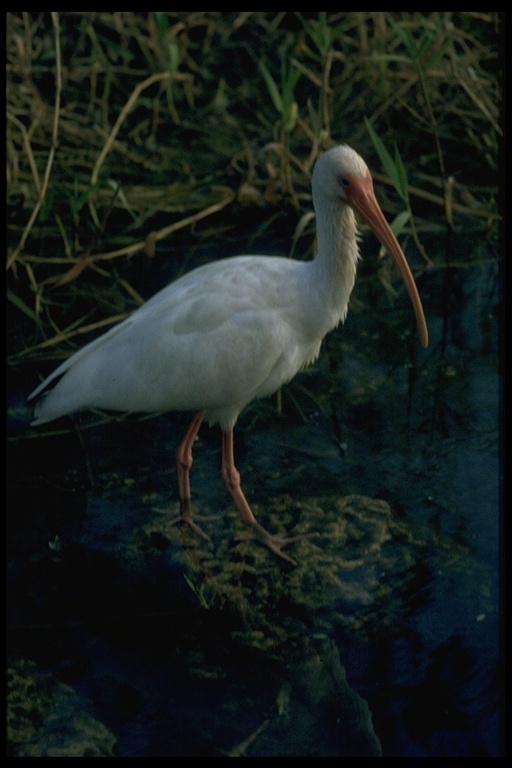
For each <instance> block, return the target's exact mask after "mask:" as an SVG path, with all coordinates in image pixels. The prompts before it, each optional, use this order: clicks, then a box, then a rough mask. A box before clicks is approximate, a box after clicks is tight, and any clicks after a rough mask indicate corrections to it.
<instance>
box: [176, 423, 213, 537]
mask: <svg viewBox="0 0 512 768" xmlns="http://www.w3.org/2000/svg"><path fill="white" fill-rule="evenodd" d="M204 414H205V412H204V411H198V412H197V413H196V415H195V416H194V418H193V419H192V421H191V422H190V426H189V428H188V429H187V431H186V433H185V437H184V438H183V440H182V441H181V443H180V445H179V448H178V450H177V451H176V468H177V472H178V495H179V498H180V514H179V516H178V517H176V518H175V519H174V520H171V524H174V523H178V522H182V523H186V524H187V525H188V526H189V527H190V528H192V530H193V531H195V532H196V533H198V534H199V535H200V536H202V537H203V539H209V538H210V537H209V536H208V534H207V533H205V532H204V531H203V530H202V529H201V528H200V527H199V526H198V525H197V523H196V522H194V519H193V516H192V509H191V504H190V467H191V466H192V463H193V457H192V446H193V445H194V440H195V439H196V437H197V433H198V432H199V427H200V426H201V424H202V421H203V419H204Z"/></svg>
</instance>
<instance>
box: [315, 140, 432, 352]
mask: <svg viewBox="0 0 512 768" xmlns="http://www.w3.org/2000/svg"><path fill="white" fill-rule="evenodd" d="M312 189H313V203H314V205H315V210H316V212H317V215H318V214H319V212H320V211H322V212H323V211H324V210H326V209H329V211H330V215H331V216H333V213H334V214H335V211H333V209H334V208H335V206H336V205H337V206H338V207H339V208H343V207H344V206H349V207H350V208H352V209H353V210H354V211H355V212H356V213H357V214H358V216H360V218H361V219H363V221H365V222H366V223H367V224H368V226H369V227H370V229H371V230H372V231H373V232H374V234H375V235H376V236H377V237H378V239H379V240H380V242H381V243H382V245H383V246H384V247H385V248H386V249H387V251H388V252H389V253H390V255H391V256H392V258H393V259H394V261H395V263H396V265H397V267H398V269H399V271H400V274H401V275H402V278H403V280H404V282H405V285H406V287H407V290H408V292H409V296H410V297H411V301H412V304H413V308H414V312H415V314H416V320H417V323H418V330H419V334H420V339H421V343H422V345H423V346H424V347H426V346H427V345H428V331H427V324H426V322H425V316H424V314H423V307H422V306H421V300H420V297H419V294H418V290H417V288H416V284H415V282H414V278H413V276H412V273H411V270H410V269H409V265H408V264H407V260H406V258H405V256H404V254H403V251H402V249H401V248H400V245H399V244H398V241H397V239H396V237H395V235H394V234H393V232H392V230H391V227H390V226H389V224H388V222H387V221H386V218H385V216H384V214H383V213H382V210H381V208H380V205H379V203H378V202H377V198H376V197H375V192H374V191H373V181H372V176H371V173H370V171H369V169H368V166H367V165H366V163H365V162H364V160H363V158H362V157H360V156H359V155H358V154H357V152H356V151H355V150H353V149H352V148H351V147H349V146H347V145H346V144H342V145H340V146H337V147H333V148H332V149H329V150H328V151H327V152H324V154H323V155H321V156H320V157H319V158H318V160H317V161H316V164H315V167H314V169H313V178H312Z"/></svg>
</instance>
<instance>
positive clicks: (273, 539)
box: [251, 523, 320, 565]
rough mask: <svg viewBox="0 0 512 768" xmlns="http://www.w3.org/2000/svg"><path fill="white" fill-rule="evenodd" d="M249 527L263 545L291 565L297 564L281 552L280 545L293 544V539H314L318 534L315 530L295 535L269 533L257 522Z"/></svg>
mask: <svg viewBox="0 0 512 768" xmlns="http://www.w3.org/2000/svg"><path fill="white" fill-rule="evenodd" d="M251 527H252V529H253V530H254V531H255V532H256V534H257V536H258V538H259V539H260V541H262V542H263V544H265V546H266V547H268V549H270V551H271V552H273V553H274V555H277V556H278V557H280V558H281V559H282V560H286V561H287V562H288V563H291V564H292V565H297V561H296V560H294V559H293V558H292V557H290V556H289V555H287V554H286V552H283V551H282V547H285V546H286V545H287V544H293V542H295V541H302V540H303V539H316V538H317V537H318V536H320V534H319V533H316V532H315V533H300V534H297V535H296V536H285V535H284V534H280V533H269V531H267V530H266V528H263V526H262V525H260V524H259V523H253V525H252V526H251Z"/></svg>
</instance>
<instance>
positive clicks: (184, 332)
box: [29, 144, 428, 564]
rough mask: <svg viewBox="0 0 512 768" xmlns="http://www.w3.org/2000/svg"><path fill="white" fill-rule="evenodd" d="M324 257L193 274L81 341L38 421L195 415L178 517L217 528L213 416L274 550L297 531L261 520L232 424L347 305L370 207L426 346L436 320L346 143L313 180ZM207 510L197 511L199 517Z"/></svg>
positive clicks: (288, 372) (239, 495) (312, 356)
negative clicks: (199, 473)
mask: <svg viewBox="0 0 512 768" xmlns="http://www.w3.org/2000/svg"><path fill="white" fill-rule="evenodd" d="M311 187H312V199H313V207H314V210H315V216H316V239H317V250H316V256H315V257H314V258H313V259H311V260H309V261H299V260H296V259H292V258H288V257H283V256H268V255H241V256H227V257H224V258H221V259H219V260H216V261H213V262H210V263H206V264H204V265H202V266H200V267H197V268H195V269H193V270H191V271H190V272H188V273H186V274H184V275H182V276H181V277H179V278H178V279H177V280H175V281H173V282H171V283H170V284H169V285H167V286H166V287H164V288H163V289H161V290H160V291H159V292H157V293H156V294H155V295H154V296H152V297H151V298H150V299H148V301H146V303H145V304H143V305H142V306H141V307H139V308H138V309H136V310H135V311H134V312H133V313H132V314H131V315H130V316H128V318H126V319H125V320H123V321H122V322H121V323H119V324H118V325H116V326H114V327H113V328H111V329H110V330H109V331H107V332H105V333H104V334H103V335H101V336H99V338H96V339H95V340H93V341H91V342H89V343H88V344H86V345H85V346H84V347H83V348H81V349H79V350H78V351H76V352H75V353H74V354H72V355H71V356H70V357H69V358H68V359H66V360H65V361H64V362H63V363H62V364H61V365H59V366H58V367H57V368H56V369H55V370H54V371H53V373H51V374H50V375H49V376H48V377H47V378H46V379H45V380H44V381H43V382H41V383H40V384H39V386H37V387H36V389H34V391H33V392H32V393H31V394H30V395H29V400H35V399H36V398H37V402H36V403H35V408H34V420H33V421H32V424H33V425H35V426H37V425H41V424H45V423H47V422H50V421H53V420H55V419H58V418H61V417H63V416H66V415H70V414H73V413H78V412H83V411H86V410H88V409H96V408H98V409H104V410H107V411H118V412H119V411H122V412H143V413H152V412H168V411H183V412H191V413H193V414H194V415H193V418H192V420H191V422H190V426H189V427H188V429H187V431H186V433H185V435H184V437H183V439H182V440H181V442H180V444H179V447H178V449H177V452H176V456H175V459H176V467H177V479H178V496H179V502H180V511H179V515H178V517H177V520H178V519H179V520H180V521H181V522H183V523H185V524H187V525H188V526H190V527H191V528H192V529H193V530H195V531H196V532H197V533H200V534H201V535H203V536H205V537H206V538H208V536H207V534H205V533H204V531H203V530H202V528H201V527H200V526H199V525H198V523H197V522H196V521H195V515H194V514H193V512H192V505H191V485H190V469H191V467H192V462H193V455H192V448H193V444H194V442H195V439H196V437H197V434H198V432H199V428H200V426H201V424H202V423H203V421H204V420H206V422H207V423H208V424H209V425H210V426H214V425H219V427H220V430H221V434H222V450H221V475H222V478H223V480H224V483H225V485H226V487H227V489H228V491H229V493H230V494H231V497H232V499H233V501H234V503H235V505H236V507H237V509H238V511H239V513H240V515H241V518H242V520H243V522H244V523H245V524H246V525H247V526H248V527H249V529H251V530H252V531H253V534H254V536H255V537H256V538H257V539H259V540H260V541H261V542H262V543H263V544H265V545H266V546H267V547H268V549H269V550H270V551H271V552H273V553H274V555H276V556H278V557H280V558H282V559H284V560H287V561H288V562H290V563H293V564H296V563H295V560H294V559H293V558H292V557H291V556H290V555H288V554H287V553H286V552H284V551H283V547H284V546H285V545H287V544H289V543H291V542H293V541H295V540H296V539H297V538H299V537H297V536H287V535H285V534H277V533H271V532H270V531H268V530H267V529H266V528H264V527H263V526H262V525H261V524H260V523H258V521H257V520H256V518H255V516H254V514H253V512H252V510H251V507H250V505H249V502H248V501H247V499H246V496H245V494H244V492H243V489H242V484H241V478H240V473H239V471H238V469H237V467H236V465H235V460H234V446H233V430H234V427H235V424H236V422H237V419H238V417H239V415H240V413H241V412H242V411H243V410H244V408H245V407H246V406H248V404H249V403H251V402H252V401H253V400H255V399H256V398H264V397H267V396H269V395H271V394H273V393H275V392H276V391H277V390H278V389H279V388H280V387H282V386H283V385H285V384H287V383H288V382H289V381H290V380H291V379H292V378H293V377H294V376H295V375H296V374H297V373H298V372H299V371H300V370H301V369H303V368H305V367H306V366H308V365H310V364H311V363H313V362H314V361H315V360H316V359H317V357H318V355H319V353H320V348H321V344H322V341H323V339H324V337H325V336H326V335H327V334H328V333H329V332H330V331H332V330H333V329H334V328H336V327H337V326H338V325H339V324H340V323H342V322H343V321H344V320H345V318H346V315H347V310H348V302H349V298H350V294H351V292H352V289H353V287H354V283H355V279H356V267H357V263H358V261H359V259H360V249H359V243H360V236H359V232H358V226H357V221H356V215H355V214H357V216H359V217H360V218H361V219H362V220H363V221H364V222H365V223H366V224H367V225H369V227H370V228H371V229H372V231H373V232H374V234H375V235H376V236H377V238H378V239H379V240H380V242H381V243H382V245H383V246H384V247H385V248H386V249H387V251H388V252H389V254H390V255H391V257H392V258H393V260H394V262H395V264H396V266H397V267H398V270H399V272H400V274H401V276H402V278H403V280H404V282H405V285H406V288H407V291H408V293H409V296H410V299H411V302H412V306H413V309H414V313H415V316H416V322H417V326H418V332H419V337H420V341H421V344H422V345H423V346H424V347H426V346H427V345H428V329H427V323H426V320H425V315H424V312H423V307H422V303H421V299H420V296H419V293H418V290H417V287H416V283H415V281H414V277H413V275H412V273H411V270H410V268H409V265H408V263H407V260H406V258H405V256H404V253H403V251H402V249H401V247H400V245H399V244H398V241H397V239H396V237H395V235H394V234H393V232H392V230H391V227H390V226H389V224H388V222H387V221H386V218H385V216H384V214H383V212H382V210H381V208H380V206H379V203H378V202H377V198H376V195H375V192H374V188H373V180H372V176H371V173H370V171H369V169H368V166H367V164H366V163H365V161H364V160H363V159H362V158H361V157H360V155H359V154H358V153H357V152H356V151H355V150H354V149H352V148H351V147H350V146H348V145H347V144H340V145H336V146H333V147H331V148H330V149H327V150H326V151H325V152H323V153H322V154H320V155H319V157H318V158H317V160H316V162H315V164H314V167H313V173H312V179H311ZM196 519H197V518H196Z"/></svg>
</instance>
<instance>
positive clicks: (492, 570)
mask: <svg viewBox="0 0 512 768" xmlns="http://www.w3.org/2000/svg"><path fill="white" fill-rule="evenodd" d="M444 279H445V275H444V274H441V272H433V273H432V274H430V275H427V276H426V277H425V279H424V280H423V284H422V286H421V289H420V290H421V293H422V296H423V300H424V304H425V309H426V312H427V315H428V320H429V327H430V332H431V337H432V338H431V345H430V347H429V349H428V350H426V351H420V350H419V345H418V344H417V342H416V340H415V339H414V340H412V339H411V340H406V341H404V340H403V339H401V338H400V337H399V335H398V334H395V335H393V334H392V332H391V330H390V329H392V326H391V325H390V326H389V328H387V327H385V330H384V331H381V336H380V338H379V337H378V336H377V334H378V332H379V327H378V323H377V321H376V320H375V318H373V319H372V316H371V313H369V312H367V311H363V312H357V311H353V312H351V313H350V314H349V318H348V320H347V323H346V326H345V328H344V329H340V330H339V331H336V332H335V333H334V334H332V335H331V336H330V337H329V339H328V341H327V344H326V345H325V348H324V351H323V353H322V356H321V359H320V361H319V362H318V364H317V366H315V368H314V369H313V370H311V371H309V372H305V373H304V374H303V375H302V376H300V377H297V379H296V380H295V381H294V382H293V383H292V384H291V385H290V387H289V388H287V389H285V390H284V391H283V412H282V415H278V414H277V412H276V409H275V400H269V401H266V402H265V403H262V404H256V405H255V406H253V407H251V408H250V409H248V410H247V411H246V412H245V413H244V414H243V415H242V417H241V419H240V421H239V424H238V427H237V431H236V437H235V440H236V443H235V454H236V460H237V465H238V467H239V469H240V471H241V473H242V478H243V482H244V488H245V491H246V495H247V497H248V498H249V500H250V501H251V503H253V504H254V510H255V513H256V515H257V517H258V519H260V521H261V522H263V523H264V524H265V525H266V526H267V527H269V528H272V529H273V530H275V529H281V530H284V529H286V530H288V532H290V533H293V532H304V531H311V530H316V531H318V532H319V533H320V536H319V538H318V539H312V540H305V541H303V542H300V543H298V544H295V545H290V547H289V550H288V551H289V553H290V554H291V555H292V556H293V557H295V558H296V559H297V561H298V563H299V565H298V566H297V568H293V567H291V566H289V565H288V564H287V563H284V562H278V561H277V560H276V559H275V558H273V556H272V555H271V554H270V553H269V552H267V551H266V550H264V549H263V548H262V547H261V546H260V545H259V544H258V543H257V542H253V541H248V540H247V539H246V537H245V536H244V530H243V527H242V525H241V524H240V522H239V520H238V518H237V516H236V514H235V513H234V512H233V510H232V506H231V504H230V501H229V498H227V494H226V491H225V489H224V488H223V485H222V482H221V480H220V476H219V468H220V455H219V448H220V442H219V433H218V431H217V430H208V429H207V428H205V429H203V430H202V431H201V433H200V437H199V440H198V442H197V445H196V450H195V463H194V466H193V470H192V489H193V496H194V501H195V503H196V505H197V506H198V508H199V509H200V510H201V512H203V513H205V514H206V513H208V512H209V513H211V514H214V513H217V514H219V513H220V516H219V518H218V519H215V520H212V521H206V522H205V523H204V527H205V529H206V530H207V531H208V532H209V534H210V535H211V541H210V542H207V541H203V540H201V539H197V538H194V537H191V536H189V535H188V534H187V532H185V531H182V529H181V528H179V527H177V526H173V527H170V526H169V525H168V520H169V516H168V514H166V513H164V512H158V511H154V510H155V508H161V507H167V506H169V505H170V504H171V505H172V504H173V503H175V499H176V481H175V474H174V462H173V453H174V451H175V449H176V447H177V445H178V442H179V439H180V436H181V435H182V434H183V432H184V430H185V428H186V422H187V420H186V417H185V416H184V415H170V416H162V417H158V418H155V419H148V420H143V421H140V420H135V419H129V420H127V421H124V422H119V423H116V422H109V423H105V424H103V425H100V426H96V427H95V428H94V429H92V428H91V429H88V428H86V427H87V425H88V424H89V423H90V422H91V420H94V418H95V417H91V416H87V417H83V418H82V417H80V418H78V419H76V420H75V424H76V428H74V429H73V430H71V431H69V429H68V427H69V423H70V422H69V421H65V422H62V423H59V424H58V425H55V427H56V429H57V428H58V427H65V428H66V431H65V432H63V433H62V434H54V435H49V434H48V435H47V436H45V437H44V438H43V437H41V438H40V439H30V440H28V439H24V440H21V439H18V440H16V441H14V442H12V443H11V445H10V449H9V450H10V454H9V460H8V461H9V463H8V467H9V473H8V475H9V488H8V542H9V544H8V593H9V605H8V621H9V636H8V646H9V648H8V650H9V657H10V665H11V669H12V672H11V678H10V679H11V681H12V691H13V692H12V693H11V699H10V701H11V707H10V726H11V730H10V735H11V753H12V754H21V755H23V754H28V755H38V756H40V755H44V754H50V755H59V754H61V755H68V754H86V755H91V754H92V755H95V754H107V755H115V756H151V757H156V756H167V757H171V756H192V755H202V756H203V755H204V756H215V755H240V754H246V755H248V756H292V755H294V756H307V755H319V756H351V755H357V756H361V755H379V754H383V755H385V756H408V755H417V756H477V755H481V756H496V755H498V754H499V750H500V734H499V724H500V703H501V702H500V696H501V691H502V684H501V668H500V664H499V661H500V648H499V639H500V637H499V627H500V581H499V576H500V573H499V564H500V497H499V489H500V461H499V460H500V456H499V450H500V425H499V405H500V403H499V394H500V393H499V381H500V379H499V370H498V353H497V352H498V346H497V344H498V342H497V318H498V302H499V293H498V284H497V280H498V278H497V270H496V268H495V267H494V266H493V265H492V264H489V263H487V265H486V266H483V267H482V266H479V267H468V268H466V269H464V270H458V271H457V273H456V275H454V276H452V278H451V279H452V282H451V284H450V286H449V288H450V290H449V292H448V294H447V295H448V296H449V297H450V306H449V307H447V306H446V305H442V304H441V301H440V300H439V298H438V297H439V296H441V295H442V293H443V281H444ZM404 308H406V304H405V302H404V303H403V305H402V304H401V305H400V307H397V308H396V309H395V310H394V311H395V312H399V313H400V314H401V315H404ZM404 317H406V318H407V314H405V315H404ZM409 320H410V317H409V318H408V319H407V320H406V321H405V322H406V323H407V322H408V321H409ZM388 334H389V335H388ZM96 421H98V419H97V418H96ZM48 426H49V427H52V425H48ZM52 429H53V427H52ZM45 431H46V432H48V433H49V432H50V429H47V430H45ZM18 436H19V435H18ZM41 691H42V692H43V694H44V695H43V694H42V693H41ZM27 702H28V704H27ZM36 702H39V703H40V706H39V709H38V705H37V704H36ZM27 713H28V714H27ZM59 750H60V751H59Z"/></svg>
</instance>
